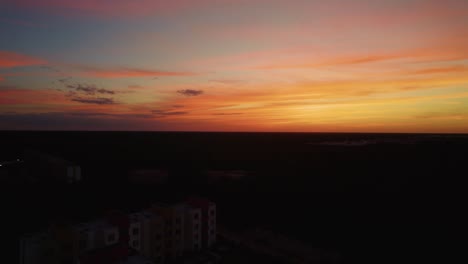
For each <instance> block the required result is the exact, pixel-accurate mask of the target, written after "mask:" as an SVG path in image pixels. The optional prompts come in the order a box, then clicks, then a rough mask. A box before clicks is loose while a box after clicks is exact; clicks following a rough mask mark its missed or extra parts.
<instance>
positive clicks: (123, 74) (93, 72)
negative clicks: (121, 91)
mask: <svg viewBox="0 0 468 264" xmlns="http://www.w3.org/2000/svg"><path fill="white" fill-rule="evenodd" d="M85 74H86V75H89V76H92V77H99V78H129V77H159V76H190V75H195V74H194V73H191V72H176V71H153V70H143V69H110V70H107V69H90V68H88V69H85Z"/></svg>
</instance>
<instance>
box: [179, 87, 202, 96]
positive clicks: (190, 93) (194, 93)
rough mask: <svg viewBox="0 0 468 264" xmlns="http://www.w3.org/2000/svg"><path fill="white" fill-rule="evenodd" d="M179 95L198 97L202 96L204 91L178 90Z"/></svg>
mask: <svg viewBox="0 0 468 264" xmlns="http://www.w3.org/2000/svg"><path fill="white" fill-rule="evenodd" d="M177 93H178V94H181V95H184V96H198V95H202V94H203V91H202V90H193V89H185V90H178V91H177Z"/></svg>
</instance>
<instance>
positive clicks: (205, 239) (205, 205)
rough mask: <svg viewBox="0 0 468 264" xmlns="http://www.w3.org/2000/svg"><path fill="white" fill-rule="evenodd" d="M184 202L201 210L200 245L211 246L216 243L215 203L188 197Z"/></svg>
mask: <svg viewBox="0 0 468 264" xmlns="http://www.w3.org/2000/svg"><path fill="white" fill-rule="evenodd" d="M186 204H187V205H189V206H191V207H193V208H199V209H200V210H201V216H202V219H201V225H202V230H201V231H202V233H201V234H202V236H201V238H202V246H203V247H206V248H209V247H211V246H212V245H213V244H215V243H216V204H215V203H213V202H211V201H209V200H207V199H203V198H190V199H188V200H187V202H186Z"/></svg>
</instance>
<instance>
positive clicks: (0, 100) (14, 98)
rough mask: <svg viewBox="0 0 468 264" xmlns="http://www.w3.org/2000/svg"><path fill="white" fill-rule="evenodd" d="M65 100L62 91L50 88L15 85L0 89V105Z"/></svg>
mask: <svg viewBox="0 0 468 264" xmlns="http://www.w3.org/2000/svg"><path fill="white" fill-rule="evenodd" d="M0 88H1V87H0ZM65 102H66V98H65V96H64V95H63V93H60V92H58V91H54V90H51V89H47V90H34V89H17V88H15V87H5V89H0V105H13V106H14V105H19V104H33V105H36V104H58V103H65Z"/></svg>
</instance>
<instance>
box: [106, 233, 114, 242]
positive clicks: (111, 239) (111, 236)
mask: <svg viewBox="0 0 468 264" xmlns="http://www.w3.org/2000/svg"><path fill="white" fill-rule="evenodd" d="M114 241H115V234H114V233H111V234H109V235H107V242H108V243H112V242H114Z"/></svg>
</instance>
